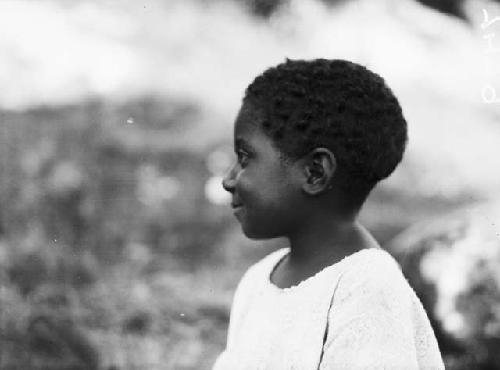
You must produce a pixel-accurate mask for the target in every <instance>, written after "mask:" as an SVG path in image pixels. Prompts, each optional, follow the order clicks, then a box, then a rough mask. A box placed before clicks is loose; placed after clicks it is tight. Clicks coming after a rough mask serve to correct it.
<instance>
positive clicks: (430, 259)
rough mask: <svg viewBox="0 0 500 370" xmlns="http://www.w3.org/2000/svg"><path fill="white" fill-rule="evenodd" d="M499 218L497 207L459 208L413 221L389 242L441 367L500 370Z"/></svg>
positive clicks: (460, 369) (499, 210)
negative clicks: (424, 317) (428, 328)
mask: <svg viewBox="0 0 500 370" xmlns="http://www.w3.org/2000/svg"><path fill="white" fill-rule="evenodd" d="M499 220H500V206H499V204H486V205H479V206H475V207H472V208H471V207H467V208H462V209H459V210H457V211H455V212H453V213H451V214H449V215H447V216H444V217H440V218H439V219H431V220H428V221H425V222H420V223H417V224H415V225H413V226H412V227H411V228H409V229H408V230H407V231H405V232H403V233H402V234H400V235H399V236H398V237H397V238H396V239H394V241H393V242H392V243H391V247H390V250H391V252H392V253H394V255H395V256H396V258H397V259H398V260H399V262H400V264H401V266H402V268H403V272H404V273H405V275H406V277H407V279H408V281H409V282H410V284H411V286H412V287H413V288H414V289H415V291H416V292H417V295H418V296H419V297H420V299H421V300H422V303H423V305H424V307H425V308H426V311H427V313H428V314H429V318H430V320H431V323H432V326H433V328H434V330H435V333H436V336H437V338H438V342H439V345H440V348H441V350H442V352H443V353H444V355H445V358H446V360H447V361H446V365H447V366H446V368H447V369H451V370H462V369H464V370H465V369H484V370H489V369H498V368H499V367H500V356H499V354H498V351H497V349H498V348H500V339H499V338H500V228H499V225H500V223H499Z"/></svg>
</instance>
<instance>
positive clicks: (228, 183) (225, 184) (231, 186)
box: [222, 177, 234, 193]
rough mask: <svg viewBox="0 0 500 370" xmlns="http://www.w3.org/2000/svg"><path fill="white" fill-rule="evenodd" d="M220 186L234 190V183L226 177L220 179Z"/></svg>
mask: <svg viewBox="0 0 500 370" xmlns="http://www.w3.org/2000/svg"><path fill="white" fill-rule="evenodd" d="M222 187H223V188H224V190H225V191H228V192H230V193H231V192H232V191H233V190H234V183H233V182H231V181H230V180H229V179H228V178H227V177H224V178H223V179H222Z"/></svg>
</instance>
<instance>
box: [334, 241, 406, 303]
mask: <svg viewBox="0 0 500 370" xmlns="http://www.w3.org/2000/svg"><path fill="white" fill-rule="evenodd" d="M356 257H357V258H353V259H352V260H350V261H348V263H347V264H346V267H345V269H344V271H343V273H342V276H341V278H340V281H339V286H338V291H337V292H336V296H335V303H342V302H348V301H358V302H363V301H364V302H365V303H367V304H372V303H379V304H385V303H389V302H390V301H393V300H397V301H399V302H401V303H402V304H407V305H409V304H410V300H411V287H410V286H409V284H408V281H407V280H406V278H405V276H404V275H403V272H402V270H401V267H400V266H399V264H398V262H397V261H396V260H395V259H394V257H392V256H391V255H390V254H389V253H388V252H387V251H385V250H383V249H378V248H377V249H369V250H366V251H363V252H362V253H360V254H359V255H358V256H356Z"/></svg>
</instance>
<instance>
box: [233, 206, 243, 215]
mask: <svg viewBox="0 0 500 370" xmlns="http://www.w3.org/2000/svg"><path fill="white" fill-rule="evenodd" d="M241 210H243V206H242V205H241V204H237V205H234V206H233V213H234V214H235V215H237V214H238V213H240V212H241Z"/></svg>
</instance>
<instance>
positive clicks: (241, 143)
mask: <svg viewBox="0 0 500 370" xmlns="http://www.w3.org/2000/svg"><path fill="white" fill-rule="evenodd" d="M234 143H235V147H240V146H243V147H248V148H251V147H252V146H251V145H250V143H249V142H248V141H246V140H245V139H243V138H241V137H238V138H236V140H235V141H234Z"/></svg>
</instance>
